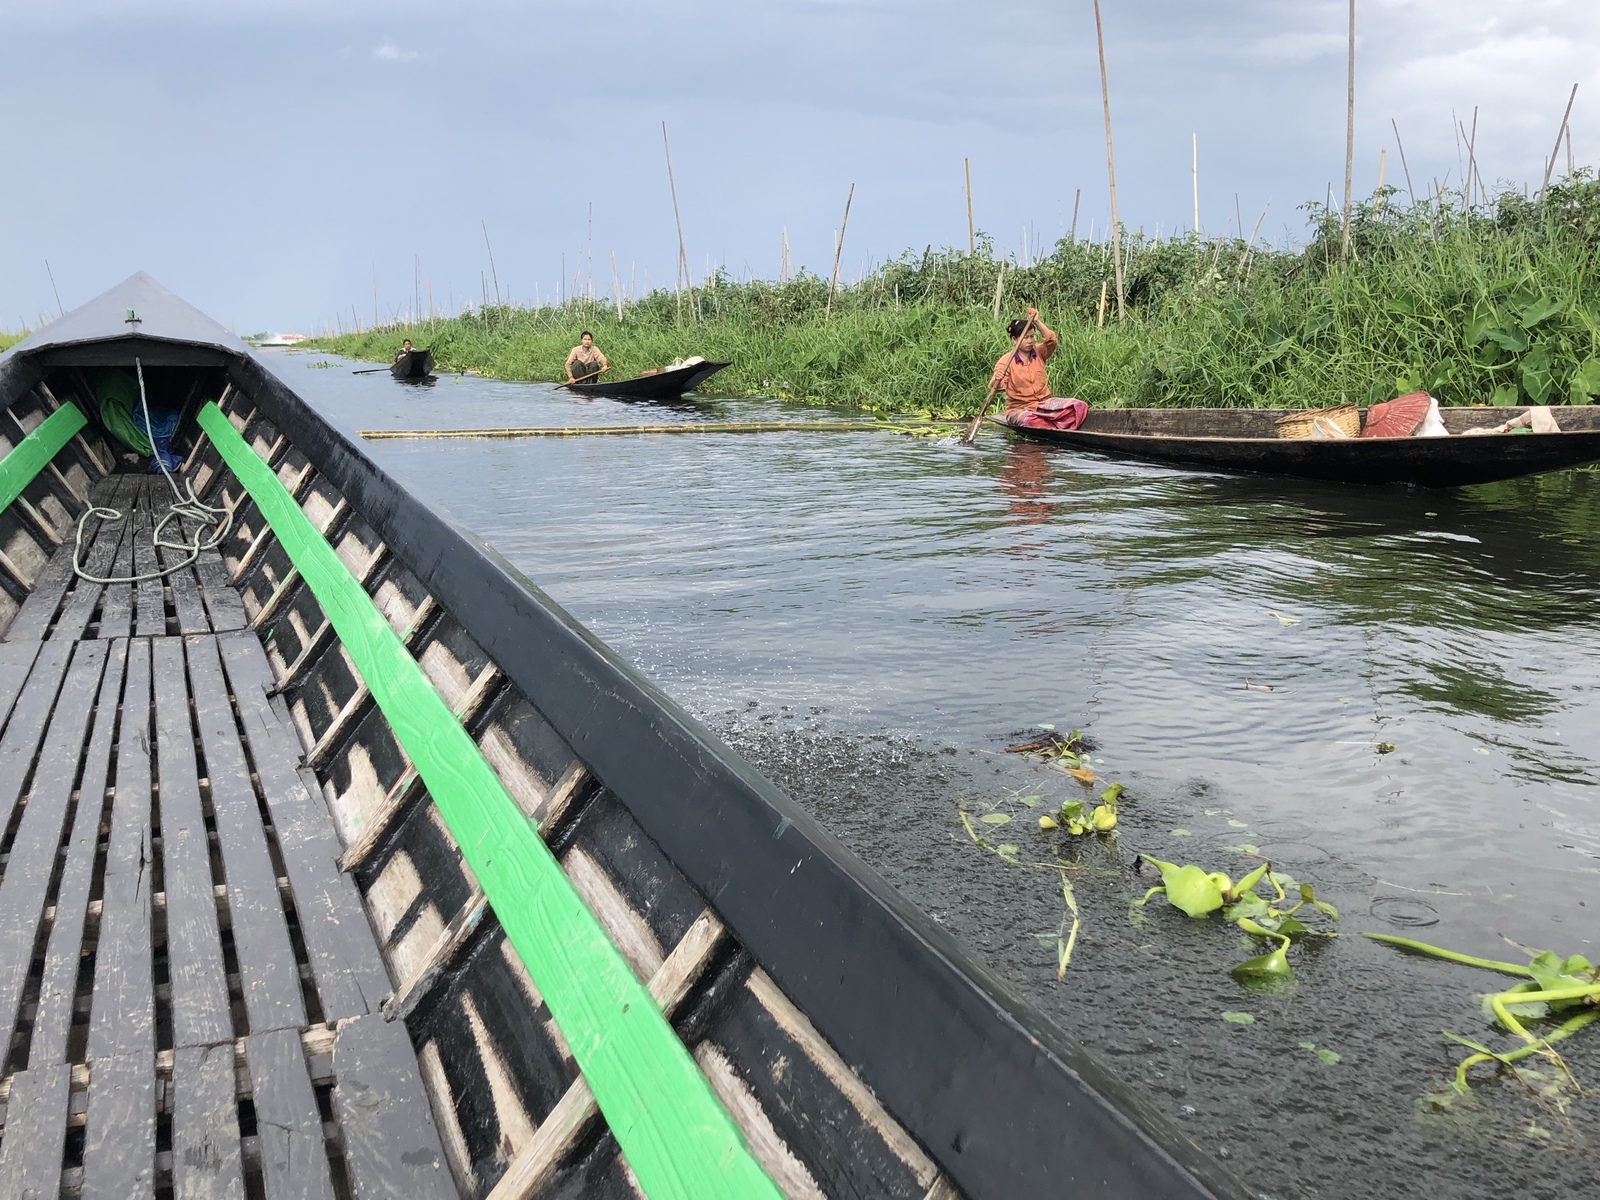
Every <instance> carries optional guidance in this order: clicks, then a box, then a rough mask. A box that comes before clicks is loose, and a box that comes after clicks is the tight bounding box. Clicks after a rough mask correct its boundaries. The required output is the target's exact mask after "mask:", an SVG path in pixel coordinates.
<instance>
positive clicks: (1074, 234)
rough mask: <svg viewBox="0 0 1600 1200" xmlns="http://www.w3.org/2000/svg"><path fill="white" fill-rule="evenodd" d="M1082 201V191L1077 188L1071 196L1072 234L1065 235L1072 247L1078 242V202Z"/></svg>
mask: <svg viewBox="0 0 1600 1200" xmlns="http://www.w3.org/2000/svg"><path fill="white" fill-rule="evenodd" d="M1082 199H1083V189H1082V188H1079V189H1078V190H1077V191H1075V192H1074V193H1073V194H1072V232H1071V233H1069V234H1068V235H1067V237H1068V239H1069V240H1070V241H1071V242H1072V243H1073V245H1077V242H1078V201H1080V200H1082Z"/></svg>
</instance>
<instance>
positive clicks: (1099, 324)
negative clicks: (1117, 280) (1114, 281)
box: [1094, 279, 1109, 329]
mask: <svg viewBox="0 0 1600 1200" xmlns="http://www.w3.org/2000/svg"><path fill="white" fill-rule="evenodd" d="M1108 282H1109V281H1107V280H1104V279H1102V280H1101V281H1100V316H1099V317H1098V318H1096V320H1095V323H1094V324H1095V328H1096V329H1104V328H1105V327H1106V285H1107V283H1108Z"/></svg>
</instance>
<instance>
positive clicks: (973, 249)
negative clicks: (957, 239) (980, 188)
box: [961, 158, 978, 255]
mask: <svg viewBox="0 0 1600 1200" xmlns="http://www.w3.org/2000/svg"><path fill="white" fill-rule="evenodd" d="M961 163H962V165H963V166H964V167H965V168H966V171H967V253H968V254H969V255H973V254H977V253H978V235H977V233H976V231H975V230H974V229H973V226H972V160H971V159H970V158H963V159H962V160H961Z"/></svg>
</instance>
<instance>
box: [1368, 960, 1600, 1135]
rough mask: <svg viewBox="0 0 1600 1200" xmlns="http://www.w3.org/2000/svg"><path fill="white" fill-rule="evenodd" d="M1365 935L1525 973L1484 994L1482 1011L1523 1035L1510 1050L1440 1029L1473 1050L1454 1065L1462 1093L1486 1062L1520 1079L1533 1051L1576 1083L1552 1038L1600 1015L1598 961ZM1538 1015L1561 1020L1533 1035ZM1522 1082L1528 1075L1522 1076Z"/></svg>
mask: <svg viewBox="0 0 1600 1200" xmlns="http://www.w3.org/2000/svg"><path fill="white" fill-rule="evenodd" d="M1362 936H1363V937H1367V938H1371V939H1372V940H1373V941H1375V942H1386V943H1388V944H1389V945H1391V946H1399V947H1400V948H1401V949H1403V950H1410V951H1413V952H1414V953H1417V954H1424V955H1427V956H1429V957H1431V958H1442V959H1444V960H1445V961H1446V962H1453V963H1461V964H1462V965H1464V966H1468V967H1479V968H1481V969H1482V970H1485V971H1495V972H1498V973H1499V974H1502V975H1517V976H1521V977H1522V982H1521V983H1518V984H1516V985H1515V986H1513V987H1509V988H1506V989H1505V990H1504V991H1500V992H1491V993H1488V994H1486V995H1484V996H1483V997H1482V1000H1483V1011H1484V1015H1485V1016H1486V1017H1488V1018H1489V1020H1490V1021H1492V1022H1493V1023H1494V1024H1495V1025H1497V1026H1498V1027H1499V1028H1501V1029H1503V1030H1504V1031H1505V1032H1506V1033H1508V1034H1510V1035H1511V1036H1513V1037H1515V1038H1517V1039H1519V1040H1520V1041H1521V1043H1522V1044H1521V1045H1520V1046H1518V1047H1516V1048H1514V1049H1512V1050H1509V1051H1498V1050H1491V1049H1490V1048H1489V1047H1488V1046H1485V1045H1482V1044H1481V1043H1479V1042H1475V1041H1472V1040H1471V1039H1469V1038H1464V1037H1462V1036H1460V1035H1459V1034H1454V1033H1451V1032H1450V1031H1449V1030H1447V1029H1446V1030H1442V1031H1441V1032H1442V1033H1443V1034H1444V1036H1445V1037H1447V1038H1449V1039H1450V1040H1451V1041H1453V1042H1456V1043H1459V1044H1460V1045H1462V1046H1465V1047H1466V1048H1467V1049H1468V1050H1471V1051H1472V1052H1473V1053H1471V1054H1470V1055H1468V1056H1467V1057H1466V1058H1464V1059H1462V1060H1461V1062H1460V1063H1458V1064H1457V1066H1456V1074H1455V1079H1454V1080H1453V1081H1452V1086H1453V1087H1454V1088H1455V1090H1456V1091H1457V1092H1458V1093H1460V1094H1462V1095H1466V1094H1467V1093H1468V1092H1469V1091H1470V1090H1471V1085H1470V1082H1469V1080H1468V1077H1467V1076H1468V1072H1469V1071H1471V1070H1472V1068H1473V1067H1476V1066H1480V1065H1482V1064H1484V1063H1490V1062H1493V1063H1498V1064H1499V1065H1500V1066H1501V1067H1504V1068H1507V1069H1509V1070H1510V1071H1511V1072H1512V1073H1513V1074H1514V1075H1516V1076H1517V1077H1518V1078H1519V1079H1522V1078H1523V1077H1524V1075H1525V1074H1526V1071H1525V1069H1524V1068H1519V1067H1517V1066H1516V1064H1517V1063H1518V1062H1520V1061H1521V1060H1523V1059H1525V1058H1527V1057H1529V1056H1530V1055H1534V1054H1539V1055H1542V1056H1544V1057H1546V1058H1548V1059H1549V1060H1550V1061H1551V1062H1553V1063H1554V1064H1556V1066H1557V1067H1558V1068H1559V1070H1560V1071H1561V1073H1562V1075H1563V1076H1565V1077H1566V1079H1567V1080H1568V1081H1569V1082H1570V1083H1572V1084H1573V1086H1574V1087H1576V1084H1577V1081H1576V1080H1574V1079H1573V1078H1572V1073H1571V1071H1569V1070H1568V1069H1567V1064H1566V1063H1565V1062H1564V1061H1563V1060H1562V1058H1561V1056H1560V1055H1559V1054H1557V1053H1556V1051H1555V1050H1554V1049H1552V1044H1553V1043H1555V1042H1559V1041H1562V1040H1564V1039H1566V1038H1569V1037H1571V1036H1572V1035H1573V1034H1575V1033H1577V1032H1578V1031H1579V1030H1580V1029H1582V1028H1583V1027H1584V1026H1585V1025H1589V1024H1592V1023H1593V1022H1594V1021H1595V1020H1597V1019H1600V966H1596V965H1595V964H1594V963H1591V962H1590V961H1589V960H1588V959H1587V958H1585V957H1584V956H1583V955H1581V954H1572V955H1569V956H1567V957H1566V958H1562V957H1561V956H1560V955H1558V954H1556V953H1555V952H1554V951H1553V950H1529V951H1525V952H1526V953H1527V954H1528V964H1527V965H1526V966H1523V965H1522V964H1520V963H1513V962H1500V961H1497V960H1495V959H1491V958H1476V957H1474V956H1472V955H1470V954H1459V953H1457V952H1456V951H1454V950H1445V949H1443V948H1442V947H1439V946H1430V945H1429V944H1428V943H1427V942H1419V941H1416V940H1414V939H1412V938H1404V937H1396V936H1395V935H1393V934H1388V933H1364V934H1362ZM1518 949H1522V947H1518ZM1536 1021H1558V1022H1559V1023H1558V1024H1556V1025H1555V1027H1554V1028H1552V1029H1548V1030H1547V1031H1546V1032H1545V1033H1543V1034H1542V1035H1535V1034H1534V1033H1532V1032H1531V1031H1529V1029H1528V1028H1527V1025H1526V1024H1524V1022H1527V1023H1529V1024H1531V1023H1533V1022H1536ZM1524 1082H1527V1080H1526V1079H1524ZM1560 1102H1561V1100H1560V1099H1559V1097H1558V1103H1560Z"/></svg>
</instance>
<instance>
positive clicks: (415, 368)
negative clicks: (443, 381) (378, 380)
mask: <svg viewBox="0 0 1600 1200" xmlns="http://www.w3.org/2000/svg"><path fill="white" fill-rule="evenodd" d="M389 373H390V374H391V375H393V376H394V377H395V378H396V379H407V380H415V379H427V378H428V377H429V376H431V375H432V374H433V351H432V350H411V351H407V352H405V353H403V354H401V355H400V356H399V357H397V358H396V359H395V360H394V363H393V365H391V366H390V368H389Z"/></svg>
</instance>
